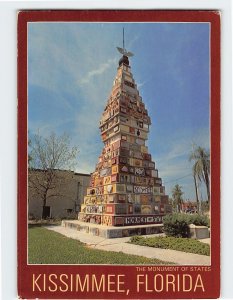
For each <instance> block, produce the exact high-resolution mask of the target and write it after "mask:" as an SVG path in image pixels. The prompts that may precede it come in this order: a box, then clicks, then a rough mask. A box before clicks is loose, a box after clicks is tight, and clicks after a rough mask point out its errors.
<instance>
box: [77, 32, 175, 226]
mask: <svg viewBox="0 0 233 300" xmlns="http://www.w3.org/2000/svg"><path fill="white" fill-rule="evenodd" d="M117 49H118V51H119V52H120V53H121V54H122V57H121V59H120V61H119V67H118V69H117V75H116V77H115V80H114V83H113V87H112V90H111V93H110V96H109V98H108V101H107V104H106V107H105V110H104V112H103V114H102V118H101V120H100V131H101V137H102V141H103V144H104V146H103V150H102V153H101V154H100V156H99V161H98V163H97V164H96V168H95V171H94V172H93V173H92V175H91V183H90V187H89V188H88V189H87V195H86V197H85V198H84V203H83V204H82V206H81V212H80V213H79V220H80V221H83V222H90V223H95V224H100V225H107V226H135V225H145V224H156V223H161V222H162V216H163V215H165V214H166V213H170V212H171V205H169V203H168V196H167V195H166V194H165V187H164V186H163V184H162V180H161V178H160V177H159V174H158V170H157V169H156V165H155V162H154V161H153V160H152V157H151V154H150V153H149V150H148V146H147V145H146V142H147V139H148V133H149V126H150V124H151V119H150V117H149V115H148V111H147V109H146V107H145V104H144V103H143V101H142V98H141V96H140V94H139V91H138V88H137V84H136V82H135V80H134V78H133V74H132V72H131V68H130V66H129V60H128V57H130V56H133V53H131V52H128V51H127V50H126V49H125V40H124V28H123V48H120V47H117Z"/></svg>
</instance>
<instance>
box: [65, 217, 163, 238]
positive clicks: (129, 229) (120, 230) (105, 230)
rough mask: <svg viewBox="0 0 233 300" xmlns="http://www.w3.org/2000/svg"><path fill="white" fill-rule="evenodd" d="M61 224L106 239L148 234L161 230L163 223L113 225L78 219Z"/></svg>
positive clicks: (160, 231)
mask: <svg viewBox="0 0 233 300" xmlns="http://www.w3.org/2000/svg"><path fill="white" fill-rule="evenodd" d="M62 226H64V227H68V228H71V229H74V230H77V231H80V232H85V233H89V234H92V235H95V236H101V237H104V238H106V239H112V238H122V237H127V236H133V235H149V234H156V233H162V232H163V224H150V225H135V226H122V227H115V226H104V225H98V224H92V223H86V222H81V221H78V220H63V221H62Z"/></svg>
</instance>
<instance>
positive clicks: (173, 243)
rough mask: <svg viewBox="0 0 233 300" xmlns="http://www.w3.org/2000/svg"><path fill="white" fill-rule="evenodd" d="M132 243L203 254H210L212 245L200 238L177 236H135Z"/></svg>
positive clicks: (131, 240)
mask: <svg viewBox="0 0 233 300" xmlns="http://www.w3.org/2000/svg"><path fill="white" fill-rule="evenodd" d="M130 243H132V244H136V245H140V246H147V247H154V248H162V249H172V250H177V251H182V252H189V253H196V254H201V255H210V246H209V245H208V244H205V243H202V242H200V241H198V240H194V239H188V238H175V237H162V236H159V237H157V236H156V237H147V238H145V237H142V236H133V237H131V239H130Z"/></svg>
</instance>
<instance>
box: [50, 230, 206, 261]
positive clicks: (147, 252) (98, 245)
mask: <svg viewBox="0 0 233 300" xmlns="http://www.w3.org/2000/svg"><path fill="white" fill-rule="evenodd" d="M46 228H47V229H49V230H53V231H56V232H58V233H61V234H63V235H65V236H67V237H69V238H72V239H76V240H79V241H81V242H83V243H85V244H87V246H88V247H91V248H95V249H100V250H105V251H115V252H124V253H127V254H134V255H140V256H144V257H148V258H157V259H160V260H163V261H167V262H173V263H176V264H178V265H210V257H209V256H206V255H198V254H193V253H186V252H181V251H175V250H169V249H159V248H152V247H146V246H138V245H134V244H129V243H127V242H128V241H129V239H130V237H124V238H115V239H105V238H102V237H99V236H93V235H91V234H88V233H83V232H80V231H76V230H74V229H70V228H67V227H63V226H48V227H46ZM205 242H207V243H209V239H206V241H205Z"/></svg>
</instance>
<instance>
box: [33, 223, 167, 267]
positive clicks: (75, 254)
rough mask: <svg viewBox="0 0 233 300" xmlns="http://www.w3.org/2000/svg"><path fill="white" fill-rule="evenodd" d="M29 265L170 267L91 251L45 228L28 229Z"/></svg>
mask: <svg viewBox="0 0 233 300" xmlns="http://www.w3.org/2000/svg"><path fill="white" fill-rule="evenodd" d="M28 256H29V258H28V261H29V263H30V264H147V265H151V264H156V265H160V264H171V263H168V262H164V261H160V260H158V259H149V258H146V257H143V256H137V255H129V254H125V253H122V252H110V251H102V250H97V249H91V248H88V247H87V246H86V245H85V244H84V243H81V242H80V241H78V240H74V239H71V238H67V237H65V236H63V235H61V234H60V233H57V232H54V231H51V230H48V229H46V228H44V227H31V228H29V229H28Z"/></svg>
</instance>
